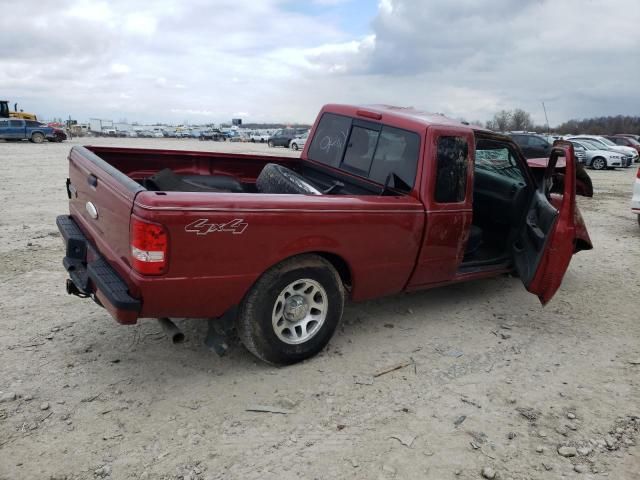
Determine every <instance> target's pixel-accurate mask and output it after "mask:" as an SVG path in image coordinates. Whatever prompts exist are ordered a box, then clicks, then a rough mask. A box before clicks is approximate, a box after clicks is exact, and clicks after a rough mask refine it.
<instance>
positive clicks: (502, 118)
mask: <svg viewBox="0 0 640 480" xmlns="http://www.w3.org/2000/svg"><path fill="white" fill-rule="evenodd" d="M511 115H512V114H511V112H510V111H509V110H500V111H499V112H498V113H496V114H495V115H494V116H493V120H490V122H492V125H493V128H492V130H498V131H499V132H506V131H507V130H509V127H510V126H511Z"/></svg>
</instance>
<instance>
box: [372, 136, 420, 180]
mask: <svg viewBox="0 0 640 480" xmlns="http://www.w3.org/2000/svg"><path fill="white" fill-rule="evenodd" d="M419 154H420V137H419V136H418V135H417V134H416V133H414V132H408V131H406V130H400V129H398V128H393V127H386V126H385V127H382V132H381V133H380V139H379V140H378V146H377V148H376V153H375V155H374V156H373V165H372V166H371V170H370V172H369V178H370V179H371V180H374V181H376V182H378V183H382V184H385V183H386V181H387V177H388V176H389V174H392V175H393V178H392V181H391V182H390V183H389V185H391V186H393V187H394V188H397V189H399V190H411V187H413V184H414V181H415V178H416V170H417V168H418V155H419Z"/></svg>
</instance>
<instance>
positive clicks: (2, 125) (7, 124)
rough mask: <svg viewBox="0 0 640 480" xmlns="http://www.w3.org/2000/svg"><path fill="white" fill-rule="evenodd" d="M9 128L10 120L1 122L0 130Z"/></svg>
mask: <svg viewBox="0 0 640 480" xmlns="http://www.w3.org/2000/svg"><path fill="white" fill-rule="evenodd" d="M8 126H9V121H8V120H0V128H7V127H8Z"/></svg>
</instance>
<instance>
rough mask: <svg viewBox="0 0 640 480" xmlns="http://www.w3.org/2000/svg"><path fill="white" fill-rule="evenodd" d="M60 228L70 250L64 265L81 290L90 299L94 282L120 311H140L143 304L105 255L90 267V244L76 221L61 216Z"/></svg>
mask: <svg viewBox="0 0 640 480" xmlns="http://www.w3.org/2000/svg"><path fill="white" fill-rule="evenodd" d="M56 225H58V229H59V230H60V233H61V234H62V238H63V239H64V243H65V246H66V256H65V257H64V259H63V260H62V264H63V265H64V268H65V270H67V272H68V273H69V277H70V278H71V281H72V282H73V283H74V285H75V286H76V287H78V290H79V291H80V292H81V293H83V294H86V295H89V294H90V293H94V292H92V291H91V286H90V282H89V280H91V283H93V285H94V287H95V288H96V289H97V290H99V291H100V292H101V293H102V294H103V295H104V296H105V297H106V298H107V300H108V301H109V303H111V305H113V306H114V307H115V308H117V309H118V310H133V311H140V307H141V302H140V300H137V299H135V298H133V297H131V295H129V289H128V288H127V284H126V283H124V281H123V280H122V278H120V276H119V275H118V273H117V272H116V271H115V270H114V269H113V268H112V267H111V265H109V263H108V262H107V261H106V260H105V259H104V257H103V256H102V255H100V254H99V253H97V252H96V256H97V259H96V260H94V261H92V262H90V263H86V257H87V249H88V248H91V247H90V243H89V240H88V239H87V237H85V236H84V234H83V233H82V231H81V230H80V228H79V227H78V224H77V223H76V222H75V220H74V219H73V218H71V217H70V216H68V215H60V216H58V217H57V218H56ZM92 251H95V249H92Z"/></svg>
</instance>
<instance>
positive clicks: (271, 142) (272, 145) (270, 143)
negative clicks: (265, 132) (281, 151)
mask: <svg viewBox="0 0 640 480" xmlns="http://www.w3.org/2000/svg"><path fill="white" fill-rule="evenodd" d="M267 145H269V147H270V148H273V147H275V146H276V144H275V143H273V140H269V141H268V142H267Z"/></svg>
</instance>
